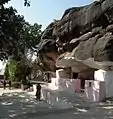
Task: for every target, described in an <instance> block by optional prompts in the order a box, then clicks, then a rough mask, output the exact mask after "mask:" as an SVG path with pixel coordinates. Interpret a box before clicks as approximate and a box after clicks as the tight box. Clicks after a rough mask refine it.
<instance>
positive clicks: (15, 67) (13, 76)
mask: <svg viewBox="0 0 113 119" xmlns="http://www.w3.org/2000/svg"><path fill="white" fill-rule="evenodd" d="M22 76H23V66H22V64H21V63H20V62H19V61H16V60H15V59H11V60H9V61H8V63H7V65H6V68H5V77H6V79H7V80H11V81H12V82H20V80H21V79H22Z"/></svg>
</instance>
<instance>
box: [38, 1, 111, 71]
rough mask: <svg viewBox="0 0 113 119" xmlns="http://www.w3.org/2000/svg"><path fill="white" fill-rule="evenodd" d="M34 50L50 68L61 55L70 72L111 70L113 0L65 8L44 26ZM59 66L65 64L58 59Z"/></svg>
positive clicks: (54, 65)
mask: <svg viewBox="0 0 113 119" xmlns="http://www.w3.org/2000/svg"><path fill="white" fill-rule="evenodd" d="M66 53H70V56H69V57H68V56H65V54H66ZM38 54H40V57H41V59H42V61H43V64H44V66H45V67H47V70H50V71H56V69H57V68H56V64H58V63H57V62H60V60H62V59H63V60H64V61H65V62H67V64H66V65H67V66H68V65H69V66H70V67H71V68H72V71H73V72H83V71H87V70H90V69H94V70H96V69H104V70H112V69H113V55H112V54H113V0H100V1H95V2H93V3H92V4H89V5H86V6H82V7H73V8H69V9H67V10H66V11H65V12H64V14H63V16H62V18H61V19H60V20H55V21H54V22H53V23H51V24H50V25H49V26H48V27H47V28H46V29H45V31H44V33H43V35H42V39H41V42H40V44H39V46H38ZM65 57H67V58H65ZM70 57H71V58H70ZM69 60H71V62H68V61H69ZM60 67H66V66H64V64H62V63H60Z"/></svg>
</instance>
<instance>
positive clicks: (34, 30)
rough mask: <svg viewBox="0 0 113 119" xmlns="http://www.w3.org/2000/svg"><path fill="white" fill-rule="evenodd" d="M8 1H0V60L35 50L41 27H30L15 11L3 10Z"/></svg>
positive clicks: (35, 25)
mask: <svg viewBox="0 0 113 119" xmlns="http://www.w3.org/2000/svg"><path fill="white" fill-rule="evenodd" d="M8 1H9V0H2V1H0V5H1V8H0V60H3V59H5V58H8V56H10V55H16V56H17V55H20V54H24V53H25V52H26V50H28V49H31V50H33V49H35V48H36V45H37V44H38V43H39V41H40V37H41V25H38V24H34V25H30V24H29V23H27V22H26V21H25V20H24V17H23V16H21V15H17V11H16V10H15V9H13V8H12V7H10V8H5V7H4V4H5V3H6V2H8Z"/></svg>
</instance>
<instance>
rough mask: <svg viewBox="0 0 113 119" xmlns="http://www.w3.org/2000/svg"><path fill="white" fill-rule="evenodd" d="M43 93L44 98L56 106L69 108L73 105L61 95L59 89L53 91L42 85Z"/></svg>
mask: <svg viewBox="0 0 113 119" xmlns="http://www.w3.org/2000/svg"><path fill="white" fill-rule="evenodd" d="M41 94H42V99H43V100H45V101H47V103H49V104H51V105H52V106H55V107H56V108H59V109H68V108H71V107H72V104H71V103H68V102H66V101H65V100H63V99H62V98H61V97H60V95H59V92H57V91H53V90H50V89H47V88H45V87H42V93H41Z"/></svg>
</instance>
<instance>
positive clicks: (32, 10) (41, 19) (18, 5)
mask: <svg viewBox="0 0 113 119" xmlns="http://www.w3.org/2000/svg"><path fill="white" fill-rule="evenodd" d="M92 1H94V0H31V6H30V7H25V6H24V3H23V2H24V0H11V1H10V2H9V3H8V6H13V7H14V8H15V9H17V11H18V13H19V14H21V15H24V17H25V20H26V21H28V22H29V23H31V24H34V23H38V24H41V25H42V30H44V29H45V28H46V27H47V26H48V25H49V23H51V22H52V21H53V20H54V19H56V20H59V19H60V18H61V16H62V15H63V13H64V11H65V10H66V9H68V8H70V7H75V6H82V5H86V4H89V3H91V2H92Z"/></svg>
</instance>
